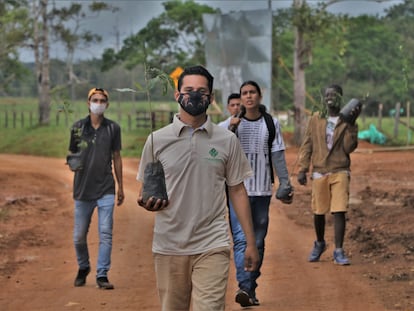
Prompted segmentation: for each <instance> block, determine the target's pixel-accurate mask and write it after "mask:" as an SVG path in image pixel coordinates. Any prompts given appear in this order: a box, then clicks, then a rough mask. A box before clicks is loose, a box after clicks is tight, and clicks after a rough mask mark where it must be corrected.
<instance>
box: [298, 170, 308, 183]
mask: <svg viewBox="0 0 414 311" xmlns="http://www.w3.org/2000/svg"><path fill="white" fill-rule="evenodd" d="M298 183H299V184H300V185H302V186H304V185H306V183H307V179H306V173H305V172H299V173H298Z"/></svg>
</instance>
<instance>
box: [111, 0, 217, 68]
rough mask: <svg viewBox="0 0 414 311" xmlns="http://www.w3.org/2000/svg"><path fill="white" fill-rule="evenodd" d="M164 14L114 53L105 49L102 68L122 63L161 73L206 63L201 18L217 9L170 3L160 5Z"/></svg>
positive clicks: (187, 2)
mask: <svg viewBox="0 0 414 311" xmlns="http://www.w3.org/2000/svg"><path fill="white" fill-rule="evenodd" d="M163 6H164V9H165V11H164V12H163V13H162V14H161V15H160V16H158V17H155V18H153V19H151V20H150V22H149V23H148V24H147V26H146V27H144V28H143V29H141V30H140V31H139V32H138V33H137V34H135V35H133V36H130V37H128V38H126V39H125V40H124V45H123V47H122V48H121V50H120V51H119V52H118V53H116V52H115V51H114V50H113V49H107V50H106V51H105V52H104V55H103V61H104V63H103V68H104V69H105V70H107V69H109V68H111V67H112V66H114V65H115V64H116V63H119V62H125V65H126V66H127V68H133V67H135V66H136V65H138V64H143V63H147V64H148V65H149V66H150V67H157V68H160V69H162V70H164V71H170V70H173V69H174V68H175V67H176V66H178V65H179V66H186V65H188V64H190V63H199V64H204V63H205V56H204V30H203V22H202V15H203V14H204V13H210V14H211V13H215V12H217V10H214V9H212V8H210V7H209V6H207V5H200V4H197V3H195V2H194V1H184V2H183V1H180V0H172V1H167V2H164V3H163Z"/></svg>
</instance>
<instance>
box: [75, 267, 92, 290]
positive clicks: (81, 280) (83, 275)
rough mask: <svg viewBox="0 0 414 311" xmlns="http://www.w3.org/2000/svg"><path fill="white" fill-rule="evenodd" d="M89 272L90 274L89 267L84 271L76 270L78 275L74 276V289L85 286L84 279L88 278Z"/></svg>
mask: <svg viewBox="0 0 414 311" xmlns="http://www.w3.org/2000/svg"><path fill="white" fill-rule="evenodd" d="M89 272H91V268H90V267H87V268H86V269H79V270H78V275H77V276H76V279H75V284H74V285H75V286H76V287H79V286H83V285H85V283H86V277H87V276H88V274H89Z"/></svg>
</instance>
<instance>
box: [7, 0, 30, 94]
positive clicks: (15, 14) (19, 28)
mask: <svg viewBox="0 0 414 311" xmlns="http://www.w3.org/2000/svg"><path fill="white" fill-rule="evenodd" d="M25 5H26V1H24V0H5V1H1V2H0V42H2V44H1V45H0V94H6V93H7V92H8V89H9V86H10V84H11V83H12V82H13V81H14V80H15V79H21V78H23V77H24V76H25V74H27V72H28V71H27V70H26V69H25V68H24V67H23V66H22V64H21V63H20V62H19V60H18V48H19V47H20V46H22V45H23V44H24V42H25V41H26V39H27V37H28V35H29V25H30V23H29V17H28V11H27V8H26V7H25Z"/></svg>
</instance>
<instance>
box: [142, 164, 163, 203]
mask: <svg viewBox="0 0 414 311" xmlns="http://www.w3.org/2000/svg"><path fill="white" fill-rule="evenodd" d="M150 197H154V201H153V203H155V202H156V201H157V200H158V199H161V200H168V195H167V187H166V185H165V175H164V169H163V167H162V164H161V162H160V161H156V162H151V163H148V164H147V166H146V167H145V171H144V185H143V188H142V200H143V202H144V203H145V202H147V200H148V199H149V198H150Z"/></svg>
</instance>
